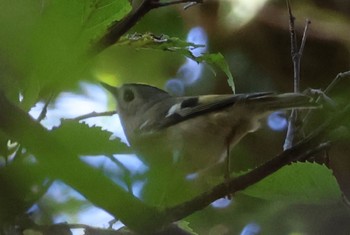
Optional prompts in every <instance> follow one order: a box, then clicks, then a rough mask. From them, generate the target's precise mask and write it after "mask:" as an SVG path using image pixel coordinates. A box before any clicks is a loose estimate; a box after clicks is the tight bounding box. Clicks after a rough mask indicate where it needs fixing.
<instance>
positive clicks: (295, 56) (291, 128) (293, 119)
mask: <svg viewBox="0 0 350 235" xmlns="http://www.w3.org/2000/svg"><path fill="white" fill-rule="evenodd" d="M287 7H288V13H289V31H290V39H291V56H292V61H293V72H294V73H293V81H294V89H293V90H294V92H300V61H301V57H302V53H303V51H304V47H305V43H306V36H307V32H308V28H309V24H310V23H311V21H310V20H306V24H305V28H304V33H303V38H302V40H301V45H300V48H299V49H298V43H297V37H296V32H295V26H294V21H295V17H294V16H293V13H292V9H291V6H290V2H289V0H287ZM298 113H299V112H298V110H296V109H294V110H292V112H291V115H290V117H289V122H288V130H287V135H286V139H285V142H284V145H283V149H284V150H286V149H289V148H291V147H292V146H293V144H294V143H295V142H296V141H298V140H300V139H301V134H300V128H299V126H298V125H299V123H301V122H300V118H299V116H298Z"/></svg>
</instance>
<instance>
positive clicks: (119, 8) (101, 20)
mask: <svg viewBox="0 0 350 235" xmlns="http://www.w3.org/2000/svg"><path fill="white" fill-rule="evenodd" d="M131 9H132V8H131V5H130V2H129V1H128V0H90V1H87V2H86V3H85V7H84V12H83V15H82V21H83V29H84V31H85V32H84V34H85V35H84V36H85V37H87V38H86V39H87V40H91V39H96V38H98V37H100V36H102V33H104V32H105V31H106V30H107V28H108V26H109V25H110V24H111V23H113V22H116V21H119V20H121V19H122V18H124V17H125V16H126V15H127V14H128V13H129V12H130V11H131Z"/></svg>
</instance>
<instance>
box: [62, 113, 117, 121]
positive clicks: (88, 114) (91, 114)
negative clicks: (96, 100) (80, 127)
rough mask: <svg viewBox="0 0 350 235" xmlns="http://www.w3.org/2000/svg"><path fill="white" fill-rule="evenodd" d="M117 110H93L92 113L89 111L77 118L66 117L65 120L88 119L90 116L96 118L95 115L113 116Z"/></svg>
mask: <svg viewBox="0 0 350 235" xmlns="http://www.w3.org/2000/svg"><path fill="white" fill-rule="evenodd" d="M117 113H118V112H117V111H106V112H101V113H97V112H91V113H87V114H84V115H81V116H78V117H75V118H66V119H64V121H81V120H84V119H88V118H94V117H104V116H112V115H114V114H117Z"/></svg>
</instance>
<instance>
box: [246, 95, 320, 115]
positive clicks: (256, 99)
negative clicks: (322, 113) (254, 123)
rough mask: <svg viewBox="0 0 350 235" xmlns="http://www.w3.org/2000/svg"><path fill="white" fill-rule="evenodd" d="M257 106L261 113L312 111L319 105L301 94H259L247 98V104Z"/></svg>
mask: <svg viewBox="0 0 350 235" xmlns="http://www.w3.org/2000/svg"><path fill="white" fill-rule="evenodd" d="M250 101H252V103H255V104H257V107H259V109H263V111H266V112H269V111H275V110H283V109H284V110H288V109H294V108H296V109H314V108H318V107H319V105H317V104H316V103H315V100H314V99H313V98H312V97H310V96H307V95H304V94H301V93H284V94H261V95H255V96H252V97H248V99H247V102H250Z"/></svg>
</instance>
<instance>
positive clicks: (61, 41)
mask: <svg viewBox="0 0 350 235" xmlns="http://www.w3.org/2000/svg"><path fill="white" fill-rule="evenodd" d="M0 8H1V10H2V14H1V15H0V38H1V40H0V51H1V55H0V62H2V61H5V62H6V64H5V65H6V70H5V72H6V74H4V76H2V77H1V78H0V79H1V81H0V85H1V87H2V89H4V90H6V92H7V93H8V94H11V96H13V97H14V99H13V100H12V101H13V102H16V100H15V99H17V100H18V92H19V91H21V94H22V96H23V101H22V103H21V106H22V108H24V109H25V110H29V108H30V107H32V106H33V105H34V104H35V103H36V102H38V100H39V99H41V98H46V97H49V96H52V95H55V94H57V93H59V92H60V91H62V90H66V89H70V88H73V87H75V85H76V84H77V82H78V81H79V80H81V79H82V77H84V78H86V77H88V78H89V76H83V75H84V74H83V73H85V71H86V68H88V67H89V63H91V58H89V57H88V56H87V54H88V53H87V50H88V49H89V47H90V45H91V44H90V43H91V42H92V41H93V39H96V38H97V37H101V36H102V34H103V33H104V32H105V31H106V30H107V27H108V26H109V25H110V24H111V23H113V22H115V21H118V20H120V19H122V18H123V17H124V16H125V15H126V14H127V13H128V12H129V11H130V10H131V6H130V3H129V1H128V0H85V1H71V0H55V1H40V3H39V2H37V1H36V2H35V1H2V2H1V3H0ZM18 19H21V20H20V21H19V20H18ZM5 75H6V76H5ZM5 79H7V80H5ZM9 90H11V91H9ZM13 93H16V95H12V94H13Z"/></svg>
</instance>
